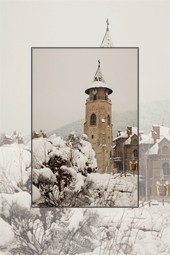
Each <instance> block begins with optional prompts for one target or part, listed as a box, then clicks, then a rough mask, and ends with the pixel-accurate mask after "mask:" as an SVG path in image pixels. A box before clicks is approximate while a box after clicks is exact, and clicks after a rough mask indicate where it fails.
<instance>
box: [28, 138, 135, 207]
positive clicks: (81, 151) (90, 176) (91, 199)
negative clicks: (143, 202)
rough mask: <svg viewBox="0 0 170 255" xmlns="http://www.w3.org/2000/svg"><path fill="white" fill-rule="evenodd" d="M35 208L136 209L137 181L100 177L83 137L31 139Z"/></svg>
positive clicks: (88, 146)
mask: <svg viewBox="0 0 170 255" xmlns="http://www.w3.org/2000/svg"><path fill="white" fill-rule="evenodd" d="M32 144H33V175H32V182H33V186H32V195H33V200H32V201H33V205H34V207H49V206H50V207H51V206H53V207H58V206H67V207H68V206H70V207H90V206H91V207H122V206H126V207H128V206H129V207H135V206H138V194H137V192H138V186H137V184H138V179H137V175H135V176H133V175H131V174H129V175H127V176H126V177H125V176H124V175H123V176H121V175H120V174H114V175H113V174H108V173H107V174H106V173H105V174H99V173H98V169H97V164H96V158H95V153H94V151H93V149H92V147H91V144H90V143H89V142H88V140H87V137H86V135H83V136H82V137H78V136H76V135H75V134H74V133H71V134H70V135H69V136H68V138H67V139H66V140H64V139H62V138H61V137H57V136H56V135H55V134H54V135H52V136H51V137H49V138H48V139H44V138H36V139H33V143H32Z"/></svg>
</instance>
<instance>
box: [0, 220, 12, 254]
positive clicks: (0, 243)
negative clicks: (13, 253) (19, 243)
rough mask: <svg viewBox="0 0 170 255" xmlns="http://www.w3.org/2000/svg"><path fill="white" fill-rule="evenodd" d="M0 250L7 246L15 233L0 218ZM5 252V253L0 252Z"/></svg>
mask: <svg viewBox="0 0 170 255" xmlns="http://www.w3.org/2000/svg"><path fill="white" fill-rule="evenodd" d="M0 230H1V231H0V250H1V249H3V248H5V247H8V246H9V244H11V243H12V242H13V241H14V238H15V235H14V232H13V230H12V227H11V226H10V225H9V224H8V223H7V222H6V221H4V220H3V219H1V218H0ZM0 254H5V253H0Z"/></svg>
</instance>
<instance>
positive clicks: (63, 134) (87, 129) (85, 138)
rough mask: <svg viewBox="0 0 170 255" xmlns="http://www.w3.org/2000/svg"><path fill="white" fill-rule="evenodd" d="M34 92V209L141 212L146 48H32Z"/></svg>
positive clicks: (32, 87) (32, 84) (32, 83)
mask: <svg viewBox="0 0 170 255" xmlns="http://www.w3.org/2000/svg"><path fill="white" fill-rule="evenodd" d="M31 90H32V106H31V108H32V125H31V128H32V207H90V208H92V207H108V208H111V207H115V208H116V207H138V201H139V194H138V187H139V174H138V173H139V169H138V166H139V139H138V138H139V48H138V47H114V48H99V47H93V48H82V47H81V48H73V47H71V48H63V47H61V48H59V47H33V48H32V49H31ZM114 94H115V95H114ZM84 111H85V113H84ZM112 111H113V112H112ZM83 117H84V120H82V119H83Z"/></svg>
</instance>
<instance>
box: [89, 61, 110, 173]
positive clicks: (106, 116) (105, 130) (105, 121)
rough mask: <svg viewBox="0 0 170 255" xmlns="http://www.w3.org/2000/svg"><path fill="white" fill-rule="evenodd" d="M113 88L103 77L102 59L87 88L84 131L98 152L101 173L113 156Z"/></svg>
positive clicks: (97, 157)
mask: <svg viewBox="0 0 170 255" xmlns="http://www.w3.org/2000/svg"><path fill="white" fill-rule="evenodd" d="M112 92H113V91H112V90H111V89H110V88H108V87H107V85H106V83H105V80H104V78H103V75H102V72H101V68H100V60H98V68H97V71H96V74H95V76H94V80H93V83H92V87H90V88H88V89H86V91H85V93H86V94H87V95H88V98H87V100H86V116H85V123H84V133H85V134H86V135H87V136H88V139H89V142H90V143H91V144H92V147H93V149H94V151H95V153H96V159H97V165H98V169H99V172H100V173H105V171H106V170H107V166H108V164H109V161H110V157H111V156H112V104H111V100H110V99H109V95H110V94H112Z"/></svg>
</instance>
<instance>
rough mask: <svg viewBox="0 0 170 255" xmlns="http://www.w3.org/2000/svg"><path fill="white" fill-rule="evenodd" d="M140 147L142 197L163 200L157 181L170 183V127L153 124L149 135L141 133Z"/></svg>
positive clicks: (140, 192)
mask: <svg viewBox="0 0 170 255" xmlns="http://www.w3.org/2000/svg"><path fill="white" fill-rule="evenodd" d="M139 148H140V149H139V151H140V153H139V155H140V158H139V160H140V190H139V194H140V198H141V199H142V198H145V199H146V200H151V199H156V200H162V196H160V195H159V194H158V192H157V182H162V181H163V182H169V183H170V128H169V127H165V126H161V125H157V124H155V125H153V126H152V130H151V132H150V133H149V135H144V134H141V135H140V141H139ZM166 199H167V200H169V196H167V197H166V196H165V200H166Z"/></svg>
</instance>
